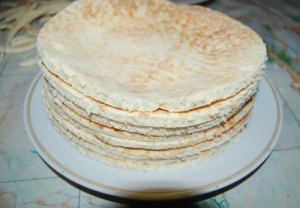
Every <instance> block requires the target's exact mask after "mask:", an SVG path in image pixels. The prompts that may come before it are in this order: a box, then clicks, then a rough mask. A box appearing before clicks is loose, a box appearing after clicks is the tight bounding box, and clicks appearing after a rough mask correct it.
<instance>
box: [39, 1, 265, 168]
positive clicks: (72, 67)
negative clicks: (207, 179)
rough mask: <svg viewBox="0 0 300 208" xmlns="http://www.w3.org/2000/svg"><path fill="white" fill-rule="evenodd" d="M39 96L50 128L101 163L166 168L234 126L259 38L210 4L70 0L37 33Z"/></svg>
mask: <svg viewBox="0 0 300 208" xmlns="http://www.w3.org/2000/svg"><path fill="white" fill-rule="evenodd" d="M38 53H39V66H40V68H41V70H42V71H43V74H44V90H43V100H44V104H45V109H46V112H47V114H48V116H49V118H50V120H51V122H52V124H53V126H54V127H55V128H56V130H57V131H58V132H59V133H60V134H61V135H62V136H63V138H65V139H66V140H68V141H69V142H70V143H71V144H73V145H74V146H75V147H77V148H78V149H79V150H80V152H81V153H82V154H84V155H86V156H88V157H91V158H93V159H96V160H98V161H100V162H102V163H105V164H107V165H110V166H114V167H118V168H122V169H129V170H137V171H167V170H174V169H179V168H184V167H189V166H192V165H196V164H199V163H201V162H203V161H206V160H208V159H210V158H212V157H214V156H215V155H217V153H219V152H220V151H221V150H223V149H224V147H225V146H227V145H228V144H230V141H233V140H234V138H236V136H237V135H238V134H239V132H241V131H242V130H243V128H244V127H245V125H246V124H247V122H248V120H249V117H250V114H251V110H252V107H253V103H254V98H253V96H254V94H255V92H256V90H257V85H258V83H259V80H260V77H261V74H262V69H263V67H264V62H265V59H266V50H265V45H264V44H263V42H262V40H261V38H260V37H259V36H258V35H257V34H256V33H255V32H253V31H252V30H251V29H250V28H248V27H246V26H244V25H242V24H241V23H239V22H237V21H235V20H233V19H231V18H230V17H227V16H226V15H224V14H221V13H219V12H216V11H212V10H210V9H206V8H203V7H199V6H186V5H185V6H183V5H177V4H174V3H171V2H168V1H163V0H126V1H124V0H79V1H76V2H74V3H73V4H71V5H70V6H69V7H67V8H66V9H64V10H63V11H61V12H60V13H58V14H57V15H56V16H55V17H54V18H52V19H51V20H50V21H48V22H47V23H46V25H45V26H44V28H43V29H42V30H41V31H40V33H39V36H38Z"/></svg>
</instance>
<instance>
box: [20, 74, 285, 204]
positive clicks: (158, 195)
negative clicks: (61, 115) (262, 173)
mask: <svg viewBox="0 0 300 208" xmlns="http://www.w3.org/2000/svg"><path fill="white" fill-rule="evenodd" d="M41 77H42V73H41V72H40V73H39V74H38V75H37V76H36V77H35V79H34V81H33V82H32V83H31V85H30V87H29V89H28V91H27V94H26V98H25V102H24V108H23V120H24V125H25V129H26V132H27V135H28V136H29V138H30V140H31V143H32V144H33V146H34V148H35V149H36V150H37V152H38V153H39V155H40V156H41V157H42V158H43V160H44V161H46V162H47V163H48V164H49V165H50V164H51V167H53V168H54V169H55V170H56V171H58V172H59V173H60V174H62V175H63V176H64V177H66V178H68V179H70V180H72V181H74V182H75V183H78V181H80V182H81V185H84V186H85V187H87V188H90V189H92V190H95V191H99V192H103V193H105V194H111V195H115V196H119V197H126V198H131V199H139V200H166V199H168V200H169V199H179V198H187V197H191V196H196V195H201V194H205V193H209V192H212V191H216V190H219V189H221V188H224V187H226V186H228V185H230V184H232V183H234V182H236V181H237V179H238V180H239V179H242V178H244V177H245V176H247V175H248V174H250V173H251V172H252V171H254V170H255V169H256V168H257V167H258V166H259V165H260V164H261V163H262V162H263V161H264V160H266V159H267V157H268V156H269V155H270V154H271V152H272V150H273V149H274V146H275V145H276V143H277V140H278V138H279V135H280V132H281V125H282V108H281V103H280V100H279V96H278V94H277V92H276V89H275V87H274V85H273V83H272V82H271V80H270V79H269V78H268V77H267V76H266V75H263V77H264V78H265V80H266V81H267V83H268V85H269V86H270V87H271V90H272V92H273V95H274V97H275V100H276V106H277V122H276V127H275V130H274V132H273V135H272V138H271V139H270V141H269V143H268V145H267V146H266V147H265V149H264V150H263V151H262V152H261V153H260V154H259V155H258V156H257V157H256V158H255V159H254V160H253V161H252V162H251V163H249V164H248V165H247V166H245V167H244V168H243V169H241V170H239V171H237V172H235V173H233V174H232V175H230V176H228V177H226V178H223V179H221V180H219V181H215V182H213V183H210V184H207V185H205V186H199V187H195V188H191V189H185V190H180V191H163V192H154V191H131V190H125V189H118V188H114V187H110V186H106V185H103V184H101V183H98V182H95V181H92V180H90V179H87V178H85V177H83V176H81V175H79V174H77V173H75V172H73V171H71V170H69V169H67V168H66V167H64V166H63V165H62V164H61V163H59V162H58V161H56V160H55V159H54V158H53V157H52V156H51V155H50V154H49V153H48V152H47V150H46V149H45V148H44V147H43V146H42V144H41V143H40V141H39V139H38V138H37V136H36V134H35V131H34V129H33V126H32V123H31V117H30V105H31V100H32V95H33V92H34V89H35V88H36V85H37V83H38V81H39V80H40V79H41Z"/></svg>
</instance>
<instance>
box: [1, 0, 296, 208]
mask: <svg viewBox="0 0 300 208" xmlns="http://www.w3.org/2000/svg"><path fill="white" fill-rule="evenodd" d="M297 4H298V5H297ZM205 6H207V7H210V8H213V9H216V10H220V11H222V12H224V13H226V14H228V15H230V16H232V17H234V18H236V19H238V20H240V21H242V22H243V23H244V24H246V25H248V26H250V27H251V28H253V29H254V30H255V31H256V32H257V33H259V34H260V35H261V36H262V37H263V39H264V41H265V42H266V44H267V48H268V54H269V60H268V62H267V68H266V69H265V74H266V75H267V76H268V77H269V78H270V79H271V80H272V81H273V83H274V84H275V86H276V88H277V90H278V93H279V95H280V99H281V103H282V108H283V125H282V131H281V135H280V137H279V141H278V143H277V145H276V147H275V149H274V151H273V152H272V154H271V156H270V157H269V159H268V160H267V161H266V162H264V163H263V165H262V166H261V167H260V168H259V169H258V170H257V171H256V172H255V173H253V174H252V175H251V176H250V177H248V178H247V179H245V180H244V181H242V182H241V183H239V184H236V185H234V186H233V187H230V188H229V189H227V190H223V191H222V192H217V193H215V195H212V196H209V197H208V198H206V199H203V200H201V201H198V202H196V203H194V204H192V205H189V206H190V207H206V208H210V207H218V208H219V207H241V208H242V207H299V203H300V197H299V196H300V122H299V121H300V105H299V104H300V94H299V91H300V5H299V3H297V1H292V0H290V1H277V0H265V1H255V0H252V1H246V0H245V1H233V0H231V1H229V0H228V1H222V0H216V1H213V2H211V3H207V4H206V5H205ZM0 37H1V43H2V44H3V34H1V36H0ZM35 54H36V51H32V52H30V53H29V55H35ZM23 60H26V57H24V54H19V55H8V56H6V57H5V59H4V61H3V62H1V63H0V167H1V168H0V207H22V208H23V207H30V208H32V207H127V206H128V205H124V204H121V203H117V202H112V201H110V200H108V199H110V198H107V197H106V196H103V195H99V194H97V193H94V192H92V191H89V190H87V189H85V188H83V187H80V186H78V185H76V184H73V183H71V182H70V181H68V180H66V179H64V178H62V177H61V176H59V175H58V174H57V173H55V172H54V171H53V170H52V169H51V168H50V167H49V166H47V165H46V164H45V163H44V162H43V161H42V160H41V158H40V157H39V156H38V154H37V152H36V151H35V150H34V148H33V147H32V145H31V143H30V141H29V138H28V136H27V134H26V132H25V128H24V124H23V103H24V99H25V95H26V91H27V89H28V87H29V85H30V83H31V82H32V80H33V78H34V77H35V76H36V74H37V73H38V72H39V69H38V67H37V66H30V67H20V66H19V63H20V62H21V61H23ZM297 90H298V91H297ZM104 198H105V199H104ZM119 202H120V201H119ZM183 203H186V202H181V203H177V202H176V203H171V204H172V205H174V206H175V207H181V206H182V207H187V205H183ZM131 206H137V207H145V206H147V207H152V205H150V204H146V205H145V204H141V203H134V204H131ZM153 206H155V207H159V206H160V205H158V204H156V205H153Z"/></svg>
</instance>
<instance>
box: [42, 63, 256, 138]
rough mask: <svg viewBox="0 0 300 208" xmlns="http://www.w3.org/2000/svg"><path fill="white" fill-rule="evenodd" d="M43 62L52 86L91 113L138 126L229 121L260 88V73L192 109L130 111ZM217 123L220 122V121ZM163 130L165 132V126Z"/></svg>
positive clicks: (194, 124)
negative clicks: (95, 96)
mask: <svg viewBox="0 0 300 208" xmlns="http://www.w3.org/2000/svg"><path fill="white" fill-rule="evenodd" d="M40 66H41V69H42V71H43V72H44V75H45V78H46V79H47V80H48V82H49V83H50V86H49V88H50V89H52V88H54V89H55V90H57V91H58V92H59V93H60V94H62V95H63V97H65V98H66V99H68V100H70V101H71V102H72V103H74V104H75V105H77V106H79V107H81V108H82V109H84V110H85V111H86V112H87V115H90V114H94V115H99V116H101V117H103V118H107V119H109V120H113V121H118V122H121V123H126V124H130V125H135V126H146V127H159V128H160V129H161V128H180V127H188V126H196V125H199V124H203V123H205V122H209V121H213V120H216V119H217V120H219V121H225V120H226V118H227V117H228V116H229V115H231V114H233V113H235V112H236V111H237V110H238V109H240V108H241V107H242V106H243V105H244V104H245V103H246V102H247V101H248V100H249V99H250V98H251V97H252V95H253V94H254V93H255V92H256V90H257V85H258V82H259V78H260V77H257V78H256V79H255V80H254V82H253V83H251V84H250V85H249V86H247V87H246V88H245V89H242V90H241V91H240V92H239V93H237V94H236V95H235V96H232V97H229V98H227V99H225V100H221V101H218V102H214V103H212V104H211V105H207V106H203V107H200V108H197V109H194V110H191V111H185V112H181V113H170V112H167V111H164V110H157V111H155V112H138V111H133V112H130V111H125V110H122V109H118V108H113V107H111V106H108V105H106V104H104V103H101V102H97V101H95V100H94V99H92V98H90V97H88V96H85V95H84V94H82V93H81V92H79V91H77V90H75V89H73V88H72V87H71V86H70V85H68V84H66V83H65V82H64V81H62V80H61V79H59V78H58V77H57V76H56V75H54V74H52V73H50V72H49V70H47V69H46V68H45V67H44V65H43V64H42V63H41V62H40ZM47 86H48V85H47ZM47 86H46V87H47ZM214 124H215V125H216V124H217V123H214ZM159 132H160V134H162V133H161V132H162V130H160V131H159Z"/></svg>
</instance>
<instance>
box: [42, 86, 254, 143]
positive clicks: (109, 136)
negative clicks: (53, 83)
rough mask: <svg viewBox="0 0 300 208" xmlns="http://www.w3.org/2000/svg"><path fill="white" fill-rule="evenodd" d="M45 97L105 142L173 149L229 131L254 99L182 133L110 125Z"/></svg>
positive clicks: (45, 97) (49, 103) (76, 124)
mask: <svg viewBox="0 0 300 208" xmlns="http://www.w3.org/2000/svg"><path fill="white" fill-rule="evenodd" d="M43 99H44V102H45V105H46V106H47V107H48V108H50V109H53V110H55V112H57V113H58V114H59V115H60V116H61V117H62V118H63V119H64V120H67V121H68V122H69V123H71V124H72V125H74V126H76V127H77V128H78V129H81V130H83V131H85V132H88V133H90V134H92V135H94V136H97V137H98V138H99V139H101V140H102V141H103V142H105V143H108V144H110V145H114V146H121V147H130V148H143V149H171V148H180V147H188V146H191V145H195V144H197V143H200V142H203V141H206V140H210V139H212V138H214V137H217V136H219V135H220V134H222V133H224V132H226V131H229V130H230V129H231V128H232V127H234V126H235V125H236V124H237V123H238V122H239V121H241V120H242V119H243V118H244V117H245V116H246V115H247V114H249V112H250V110H251V108H252V106H253V101H250V102H248V103H247V105H246V106H245V107H243V108H242V109H241V110H240V111H239V112H238V113H237V114H235V115H234V116H232V117H231V118H230V119H228V121H226V122H225V123H223V124H222V125H220V126H214V127H212V128H210V129H207V130H204V131H199V132H195V133H193V134H186V135H180V136H148V135H141V134H137V133H130V132H127V131H121V130H117V129H114V128H109V127H106V126H103V125H99V124H96V123H94V122H92V121H90V120H87V119H86V118H83V117H81V116H79V115H77V114H76V113H74V112H73V111H72V110H71V109H69V108H68V107H66V106H64V105H63V104H62V103H61V105H58V104H56V103H55V101H53V100H55V99H53V98H52V97H51V95H49V94H48V93H47V92H46V90H45V92H44V96H43Z"/></svg>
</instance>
